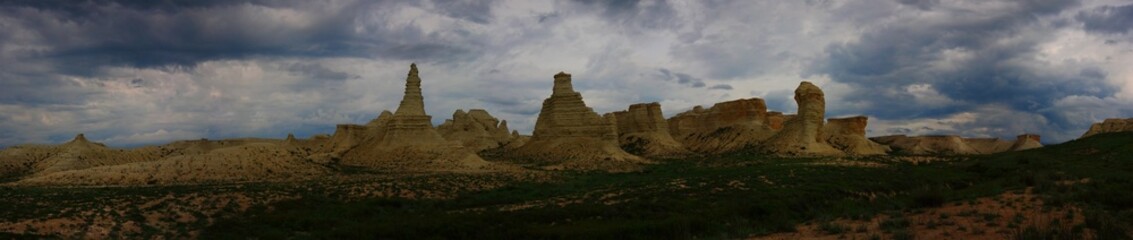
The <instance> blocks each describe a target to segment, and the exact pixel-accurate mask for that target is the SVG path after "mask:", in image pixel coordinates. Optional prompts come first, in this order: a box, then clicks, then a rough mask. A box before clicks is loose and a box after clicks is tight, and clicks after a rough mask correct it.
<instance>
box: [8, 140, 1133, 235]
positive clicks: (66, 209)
mask: <svg viewBox="0 0 1133 240" xmlns="http://www.w3.org/2000/svg"><path fill="white" fill-rule="evenodd" d="M486 160H489V161H497V160H495V159H491V158H490V157H486ZM331 171H333V172H332V173H331V174H330V175H327V176H324V177H319V178H315V179H310V180H303V181H300V182H280V183H230V184H212V185H190V186H176V187H87V188H71V187H29V186H16V185H7V186H5V187H0V206H2V207H0V232H5V234H7V235H0V236H2V237H5V238H8V237H19V236H26V237H33V238H34V237H44V236H54V237H65V238H124V237H130V238H134V237H146V238H151V237H157V236H164V237H171V238H202V239H223V238H257V237H258V238H267V239H276V238H288V237H298V238H336V239H343V238H345V239H353V238H374V237H378V238H395V239H418V238H493V239H516V238H769V239H796V238H825V239H871V238H873V239H912V238H921V239H925V238H952V239H1013V238H1014V239H1045V238H1051V237H1053V238H1059V239H1062V238H1070V239H1074V238H1087V239H1129V238H1130V233H1131V232H1130V231H1131V229H1133V228H1131V227H1130V226H1131V224H1133V209H1131V208H1133V133H1105V134H1098V135H1096V136H1092V137H1088V138H1084V139H1080V140H1076V141H1071V142H1067V143H1064V144H1059V145H1053V146H1047V147H1044V148H1039V149H1034V150H1028V151H1020V152H1006V153H999V154H992V155H978V156H962V157H929V156H875V157H860V158H845V157H843V158H777V157H771V156H767V155H763V154H755V153H749V152H737V153H732V154H725V155H716V156H699V157H688V158H684V159H669V160H664V161H662V162H660V163H658V164H652V165H647V166H646V167H645V169H644V170H643V171H641V172H631V173H607V172H570V171H565V172H564V171H557V172H550V171H542V170H530V171H517V172H507V173H503V172H496V173H416V174H415V173H398V174H393V173H389V172H376V171H372V170H361V169H353V168H340V169H334V170H331Z"/></svg>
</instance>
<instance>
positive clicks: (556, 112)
mask: <svg viewBox="0 0 1133 240" xmlns="http://www.w3.org/2000/svg"><path fill="white" fill-rule="evenodd" d="M513 154H514V155H515V156H516V157H518V158H523V159H529V160H534V161H537V162H539V163H541V164H545V165H549V166H548V168H550V169H575V170H605V171H630V170H636V169H638V168H639V165H638V164H640V163H645V162H646V161H645V160H644V159H642V158H641V157H638V156H635V155H632V154H629V153H627V152H625V151H623V150H622V149H621V148H620V147H619V146H618V136H617V132H615V128H614V125H613V124H611V123H610V122H609V121H607V119H603V118H602V117H601V116H599V115H598V114H597V113H595V112H594V110H592V109H591V108H589V107H587V106H586V103H584V102H583V101H582V94H579V93H578V92H575V91H574V88H573V86H572V85H571V77H570V74H566V73H563V72H560V73H558V74H555V82H554V89H553V91H552V93H551V96H550V97H548V98H547V99H546V100H544V101H543V108H542V111H541V112H539V118H538V120H536V122H535V131H534V132H533V134H532V136H531V139H530V140H528V141H527V143H526V144H523V146H521V147H519V148H517V149H515V150H514V151H513Z"/></svg>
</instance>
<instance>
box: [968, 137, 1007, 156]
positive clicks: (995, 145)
mask: <svg viewBox="0 0 1133 240" xmlns="http://www.w3.org/2000/svg"><path fill="white" fill-rule="evenodd" d="M963 140H964V143H967V144H968V146H970V147H972V149H975V150H976V152H978V153H980V154H992V153H998V152H1006V151H1009V150H1011V146H1012V145H1014V142H1011V141H1004V140H1002V139H999V138H964V139H963Z"/></svg>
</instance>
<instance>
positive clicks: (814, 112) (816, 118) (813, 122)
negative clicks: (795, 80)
mask: <svg viewBox="0 0 1133 240" xmlns="http://www.w3.org/2000/svg"><path fill="white" fill-rule="evenodd" d="M795 102H796V103H797V104H798V106H799V111H798V114H797V116H795V117H793V118H791V119H789V120H787V121H786V122H785V123H784V124H783V129H782V130H780V131H779V132H778V133H776V134H775V135H774V136H772V137H771V138H770V139H768V140H767V141H766V142H764V144H763V146H762V149H763V151H764V152H767V153H771V154H777V155H790V156H808V155H821V156H830V155H842V154H843V153H842V151H839V150H838V149H835V148H833V147H831V146H830V145H829V144H827V143H826V139H822V136H823V134H822V130H823V121H825V115H826V97H825V94H823V93H822V89H819V88H818V86H815V85H814V84H811V83H810V82H805V81H804V82H802V83H801V84H799V87H798V88H797V89H795Z"/></svg>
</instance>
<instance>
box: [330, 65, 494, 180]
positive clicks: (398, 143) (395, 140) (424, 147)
mask: <svg viewBox="0 0 1133 240" xmlns="http://www.w3.org/2000/svg"><path fill="white" fill-rule="evenodd" d="M409 68H410V69H409V74H408V76H407V77H406V79H405V95H404V97H403V98H402V100H401V104H400V105H399V106H398V107H397V111H395V112H394V113H393V114H392V115H390V114H385V113H383V114H382V115H381V116H379V117H378V118H377V119H375V120H374V121H371V122H370V123H369V124H368V125H369V126H367V127H363V128H365V129H367V131H365V132H366V133H367V135H368V136H365V138H364V139H363V140H362V141H361V142H359V143H358V144H357V146H355V147H353V148H352V149H350V150H348V151H346V152H345V153H343V154H342V156H341V161H340V163H342V164H345V165H354V166H366V167H371V168H378V169H385V170H412V171H435V170H444V171H466V170H486V169H487V168H490V167H491V165H492V164H490V163H489V162H487V161H484V160H483V159H481V158H480V157H479V156H477V155H476V154H474V153H472V152H471V151H470V150H469V149H467V148H464V147H463V146H462V145H461V144H460V143H458V142H449V141H448V140H445V139H444V137H442V136H441V134H440V133H438V132H437V131H436V129H434V128H433V124H432V122H431V120H432V117H431V116H429V115H426V114H425V102H424V97H423V96H421V77H420V76H419V75H418V72H417V65H416V64H412V65H410V66H409Z"/></svg>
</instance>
